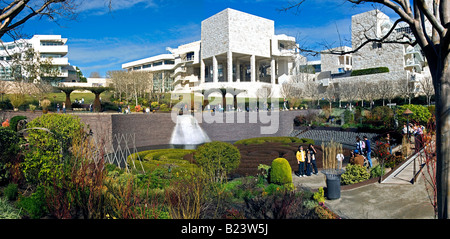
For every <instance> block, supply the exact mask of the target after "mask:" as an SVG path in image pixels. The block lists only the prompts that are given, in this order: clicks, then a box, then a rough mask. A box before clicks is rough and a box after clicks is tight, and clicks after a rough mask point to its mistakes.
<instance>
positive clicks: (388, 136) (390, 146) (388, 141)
mask: <svg viewBox="0 0 450 239" xmlns="http://www.w3.org/2000/svg"><path fill="white" fill-rule="evenodd" d="M386 143H387V144H388V145H389V154H391V155H392V139H391V135H390V134H389V133H388V134H386Z"/></svg>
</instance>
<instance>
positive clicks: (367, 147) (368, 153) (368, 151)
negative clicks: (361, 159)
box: [364, 136, 372, 168]
mask: <svg viewBox="0 0 450 239" xmlns="http://www.w3.org/2000/svg"><path fill="white" fill-rule="evenodd" d="M364 142H365V143H366V155H367V161H369V168H371V167H372V159H371V158H370V154H371V153H372V149H371V148H370V140H368V139H367V136H364Z"/></svg>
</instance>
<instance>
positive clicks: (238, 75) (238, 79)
mask: <svg viewBox="0 0 450 239" xmlns="http://www.w3.org/2000/svg"><path fill="white" fill-rule="evenodd" d="M236 82H241V62H240V61H239V60H236Z"/></svg>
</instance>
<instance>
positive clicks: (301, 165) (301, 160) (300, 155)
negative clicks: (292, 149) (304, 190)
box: [296, 145, 306, 177]
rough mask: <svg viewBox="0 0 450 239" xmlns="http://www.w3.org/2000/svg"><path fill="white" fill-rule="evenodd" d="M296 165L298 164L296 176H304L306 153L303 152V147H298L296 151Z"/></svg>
mask: <svg viewBox="0 0 450 239" xmlns="http://www.w3.org/2000/svg"><path fill="white" fill-rule="evenodd" d="M296 157H297V163H298V176H299V177H303V176H304V175H305V158H306V152H305V150H303V146H301V145H300V146H299V147H298V151H297V154H296Z"/></svg>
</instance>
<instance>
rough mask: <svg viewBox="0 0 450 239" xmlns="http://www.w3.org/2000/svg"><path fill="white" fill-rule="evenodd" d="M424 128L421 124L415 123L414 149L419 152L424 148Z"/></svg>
mask: <svg viewBox="0 0 450 239" xmlns="http://www.w3.org/2000/svg"><path fill="white" fill-rule="evenodd" d="M422 136H423V130H422V127H420V126H419V125H417V124H416V125H414V149H415V152H416V153H418V152H419V151H420V150H421V149H422V141H423V137H422Z"/></svg>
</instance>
